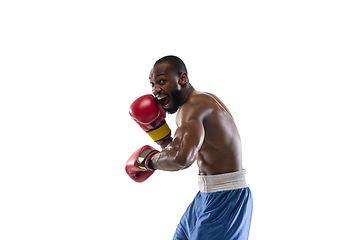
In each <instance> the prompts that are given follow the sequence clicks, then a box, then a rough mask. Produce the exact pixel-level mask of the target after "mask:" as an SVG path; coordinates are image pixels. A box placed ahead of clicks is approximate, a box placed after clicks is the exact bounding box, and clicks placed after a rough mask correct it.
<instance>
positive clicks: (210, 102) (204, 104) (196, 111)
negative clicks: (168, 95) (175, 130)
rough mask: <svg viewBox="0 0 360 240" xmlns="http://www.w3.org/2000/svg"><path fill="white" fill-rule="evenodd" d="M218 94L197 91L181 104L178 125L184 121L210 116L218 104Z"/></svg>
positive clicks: (201, 119) (200, 119)
mask: <svg viewBox="0 0 360 240" xmlns="http://www.w3.org/2000/svg"><path fill="white" fill-rule="evenodd" d="M216 99H217V98H216V96H215V95H213V94H209V93H203V92H195V93H194V94H192V96H191V97H190V99H189V101H187V102H186V103H185V104H184V105H182V106H181V108H180V110H179V113H178V116H177V122H178V125H180V124H181V122H184V121H191V120H199V121H201V122H203V120H204V119H205V118H206V116H208V115H209V114H210V113H211V112H212V111H213V110H214V109H215V108H216V107H218V105H217V104H216Z"/></svg>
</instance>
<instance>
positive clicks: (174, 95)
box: [149, 62, 242, 175]
mask: <svg viewBox="0 0 360 240" xmlns="http://www.w3.org/2000/svg"><path fill="white" fill-rule="evenodd" d="M149 78H150V84H151V86H152V92H153V94H154V96H155V97H157V98H158V99H160V103H161V105H162V106H163V108H164V109H165V110H166V111H171V112H175V111H176V110H178V111H177V112H178V113H177V116H176V124H177V126H178V128H177V130H176V132H175V134H174V137H173V138H169V139H168V140H167V141H166V142H165V143H164V144H162V145H161V147H162V149H163V150H162V151H161V152H159V153H157V154H155V155H154V156H153V157H152V158H151V160H150V166H151V167H152V168H154V169H159V170H164V171H178V170H181V169H186V168H188V167H190V166H191V165H192V164H193V163H194V162H195V161H197V164H198V168H199V174H202V175H214V174H222V173H229V172H235V171H240V170H242V161H241V140H240V135H239V133H238V130H237V128H236V125H235V122H234V119H233V117H232V116H231V114H230V112H229V110H228V109H227V108H226V107H225V105H224V104H223V103H222V102H221V101H220V100H219V99H218V98H217V97H216V96H214V95H212V94H209V93H202V92H199V91H196V90H195V89H194V88H193V87H192V86H191V84H190V83H189V81H188V77H187V74H186V73H176V72H174V70H173V69H172V68H171V65H170V64H169V63H168V62H163V63H159V64H157V65H155V66H154V67H153V69H152V70H151V72H150V77H149ZM177 108H178V109H177Z"/></svg>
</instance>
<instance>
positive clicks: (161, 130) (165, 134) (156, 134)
mask: <svg viewBox="0 0 360 240" xmlns="http://www.w3.org/2000/svg"><path fill="white" fill-rule="evenodd" d="M146 133H147V134H148V135H149V136H150V137H151V139H152V140H154V141H155V142H156V143H157V144H159V145H161V144H163V143H164V142H165V141H166V139H168V138H169V137H170V136H171V130H170V128H169V126H168V125H167V123H166V121H163V122H162V123H161V124H160V125H159V126H157V127H156V128H154V129H153V130H150V131H147V132H146Z"/></svg>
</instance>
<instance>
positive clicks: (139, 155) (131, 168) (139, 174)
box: [125, 145, 159, 182]
mask: <svg viewBox="0 0 360 240" xmlns="http://www.w3.org/2000/svg"><path fill="white" fill-rule="evenodd" d="M158 152H159V151H157V150H155V149H154V148H152V147H150V146H148V145H145V146H143V147H141V148H139V149H138V150H136V151H135V152H134V153H133V154H132V155H131V157H130V158H129V160H128V161H127V162H126V165H125V171H126V173H127V174H128V175H129V177H131V179H132V180H134V181H135V182H143V181H145V180H146V179H148V178H149V177H150V176H151V175H152V174H153V173H154V171H155V169H152V168H150V167H149V160H150V158H151V156H152V155H154V154H155V153H158Z"/></svg>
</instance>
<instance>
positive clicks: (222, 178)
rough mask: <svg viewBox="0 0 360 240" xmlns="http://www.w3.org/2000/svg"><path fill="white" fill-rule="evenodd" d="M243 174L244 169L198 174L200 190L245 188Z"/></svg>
mask: <svg viewBox="0 0 360 240" xmlns="http://www.w3.org/2000/svg"><path fill="white" fill-rule="evenodd" d="M245 174H246V170H242V171H238V172H232V173H223V174H217V175H199V176H198V182H199V188H200V192H205V193H209V192H218V191H227V190H233V189H239V188H246V187H247V184H246V181H245Z"/></svg>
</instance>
